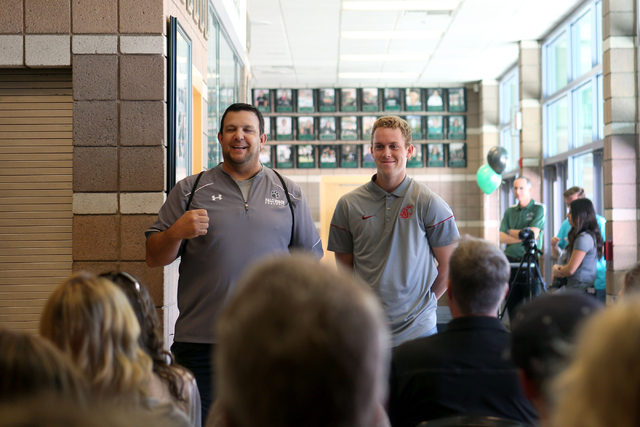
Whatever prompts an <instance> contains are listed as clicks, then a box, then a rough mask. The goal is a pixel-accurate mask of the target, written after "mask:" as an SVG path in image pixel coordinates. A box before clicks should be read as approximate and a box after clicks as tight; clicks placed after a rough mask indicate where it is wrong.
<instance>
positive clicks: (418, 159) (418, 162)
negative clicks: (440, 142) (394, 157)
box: [407, 144, 424, 168]
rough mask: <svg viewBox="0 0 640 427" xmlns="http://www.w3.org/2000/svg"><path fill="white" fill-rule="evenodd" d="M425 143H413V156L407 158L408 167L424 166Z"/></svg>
mask: <svg viewBox="0 0 640 427" xmlns="http://www.w3.org/2000/svg"><path fill="white" fill-rule="evenodd" d="M422 145H423V144H413V156H411V157H409V159H408V160H407V167H408V168H421V167H424V159H423V153H422V151H423V146H422Z"/></svg>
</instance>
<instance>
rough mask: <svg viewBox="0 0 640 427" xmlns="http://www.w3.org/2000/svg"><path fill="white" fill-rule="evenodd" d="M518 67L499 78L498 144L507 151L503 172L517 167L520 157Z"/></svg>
mask: <svg viewBox="0 0 640 427" xmlns="http://www.w3.org/2000/svg"><path fill="white" fill-rule="evenodd" d="M518 71H519V70H518V67H514V68H513V69H512V70H511V71H509V72H508V73H507V74H506V75H505V76H504V77H503V78H502V79H501V80H500V87H499V91H500V146H501V147H503V148H505V149H506V150H507V152H508V153H509V160H508V163H507V167H506V169H505V172H510V171H513V170H514V169H516V168H517V167H518V159H520V131H519V129H517V128H516V115H517V114H518V112H519V110H520V94H519V86H518V79H519V74H518Z"/></svg>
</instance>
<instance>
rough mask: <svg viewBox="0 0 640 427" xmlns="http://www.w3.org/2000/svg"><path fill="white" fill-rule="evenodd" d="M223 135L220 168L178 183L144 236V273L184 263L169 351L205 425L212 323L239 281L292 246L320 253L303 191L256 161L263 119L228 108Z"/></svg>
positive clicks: (241, 107)
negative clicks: (192, 380) (186, 377)
mask: <svg viewBox="0 0 640 427" xmlns="http://www.w3.org/2000/svg"><path fill="white" fill-rule="evenodd" d="M220 129H221V131H220V133H219V134H218V141H219V142H220V146H221V147H222V155H223V157H224V162H223V163H222V164H220V165H218V166H216V167H215V168H213V169H210V170H207V171H205V172H203V173H202V174H201V175H192V176H190V177H187V178H185V179H183V180H182V181H180V182H178V183H177V184H176V186H175V187H174V188H173V190H171V193H169V196H168V197H167V201H166V202H165V204H164V205H163V206H162V208H161V209H160V212H159V213H158V219H157V221H156V222H155V223H153V224H152V225H151V227H150V228H149V229H148V230H147V231H146V233H145V234H146V236H147V253H146V260H147V265H149V267H159V266H165V265H168V264H171V263H172V262H173V261H175V260H176V259H177V258H178V257H181V261H180V277H179V279H178V308H179V309H180V315H179V317H178V320H177V321H176V327H175V338H174V344H173V346H172V347H171V350H172V352H173V354H174V356H175V357H176V360H177V362H178V363H179V364H181V365H183V366H185V367H186V368H188V369H189V370H191V371H192V372H193V373H194V375H195V376H196V380H197V382H198V388H199V389H200V396H201V400H202V409H203V417H202V419H203V420H204V419H206V413H207V411H208V409H209V405H210V402H211V401H212V398H213V394H214V393H213V391H212V389H211V379H212V372H211V367H210V359H211V354H212V352H213V351H214V350H215V346H214V345H215V343H216V341H217V338H216V336H215V335H214V330H213V324H214V322H215V320H216V318H217V317H218V314H219V313H220V311H221V310H222V308H223V306H224V304H225V302H226V301H227V300H228V299H229V298H230V295H231V294H232V292H233V288H234V285H235V282H236V279H237V278H238V276H239V275H240V274H241V273H242V272H243V271H244V270H246V268H247V267H248V266H249V265H250V264H251V263H252V262H254V261H256V260H258V259H260V258H262V257H264V256H265V255H268V254H275V253H283V252H288V250H289V249H290V248H291V249H298V250H302V251H306V252H310V253H313V254H315V255H316V256H317V257H322V254H323V252H322V244H321V242H320V237H319V236H318V231H317V229H316V226H315V223H314V221H313V219H312V217H311V213H310V212H309V207H308V205H307V201H306V199H305V197H304V194H303V193H302V190H301V189H300V187H299V186H298V185H296V184H295V183H294V182H293V181H291V180H290V179H288V178H285V177H280V176H279V175H278V174H276V172H275V171H273V170H271V169H269V168H267V167H265V166H263V165H261V164H260V162H259V154H260V149H261V148H262V147H263V146H264V143H265V141H266V140H267V136H266V135H265V133H264V119H263V117H262V114H261V113H260V112H259V111H258V110H257V109H256V108H255V107H253V106H251V105H249V104H233V105H231V106H230V107H229V108H227V110H226V111H225V113H224V115H223V116H222V121H221V124H220ZM192 192H193V198H192V199H191V202H190V205H189V209H188V210H187V205H188V203H189V200H190V198H191V196H192V194H191V193H192ZM286 193H288V195H287V194H286ZM186 242H188V244H187V243H186Z"/></svg>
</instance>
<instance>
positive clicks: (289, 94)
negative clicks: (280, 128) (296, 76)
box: [276, 89, 293, 113]
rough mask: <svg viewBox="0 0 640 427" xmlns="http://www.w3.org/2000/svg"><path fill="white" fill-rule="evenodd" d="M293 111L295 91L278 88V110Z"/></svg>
mask: <svg viewBox="0 0 640 427" xmlns="http://www.w3.org/2000/svg"><path fill="white" fill-rule="evenodd" d="M292 111H293V91H292V90H291V89H276V112H278V113H290V112H292Z"/></svg>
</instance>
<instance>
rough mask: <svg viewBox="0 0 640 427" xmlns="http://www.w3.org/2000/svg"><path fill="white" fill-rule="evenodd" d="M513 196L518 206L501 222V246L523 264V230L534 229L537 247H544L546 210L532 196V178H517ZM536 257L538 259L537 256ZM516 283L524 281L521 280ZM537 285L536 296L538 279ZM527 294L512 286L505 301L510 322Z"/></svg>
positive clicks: (535, 293) (513, 276) (524, 290)
mask: <svg viewBox="0 0 640 427" xmlns="http://www.w3.org/2000/svg"><path fill="white" fill-rule="evenodd" d="M513 193H514V195H515V197H516V199H518V204H516V205H514V206H511V207H509V208H507V210H506V211H505V213H504V217H503V218H502V222H501V223H500V243H505V244H506V245H507V248H506V249H505V251H504V253H505V255H506V256H507V258H508V259H509V261H510V262H512V263H514V262H520V261H521V260H522V257H523V256H524V252H525V248H524V246H523V245H522V240H520V238H519V237H518V235H519V234H520V231H521V230H522V229H524V228H527V227H529V228H531V231H533V234H534V235H535V238H536V242H537V245H538V248H541V247H542V231H543V230H544V221H545V207H544V205H543V204H541V203H536V201H535V200H533V198H532V197H531V181H530V180H529V178H527V177H524V176H521V177H520V178H518V179H516V180H515V181H514V182H513ZM535 256H536V257H537V254H535ZM515 272H516V269H514V268H512V271H511V279H510V280H509V283H512V282H513V279H514V278H515ZM522 273H524V272H522ZM522 276H524V274H521V275H519V277H518V279H520V278H521V277H522ZM525 277H526V276H525ZM536 279H537V278H536ZM517 282H521V280H518V281H517ZM535 282H536V283H535V286H533V287H532V289H531V291H532V294H533V295H537V294H538V293H540V289H539V286H538V284H537V280H536V281H535ZM518 285H519V286H518ZM528 295H529V289H525V286H524V284H522V283H516V285H515V286H513V287H512V289H511V290H510V294H509V298H508V299H507V302H506V305H507V310H508V311H509V318H510V319H512V318H513V316H512V315H513V309H514V308H515V307H516V306H517V305H518V304H519V303H520V302H521V301H522V300H523V299H524V298H525V297H526V296H528Z"/></svg>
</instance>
